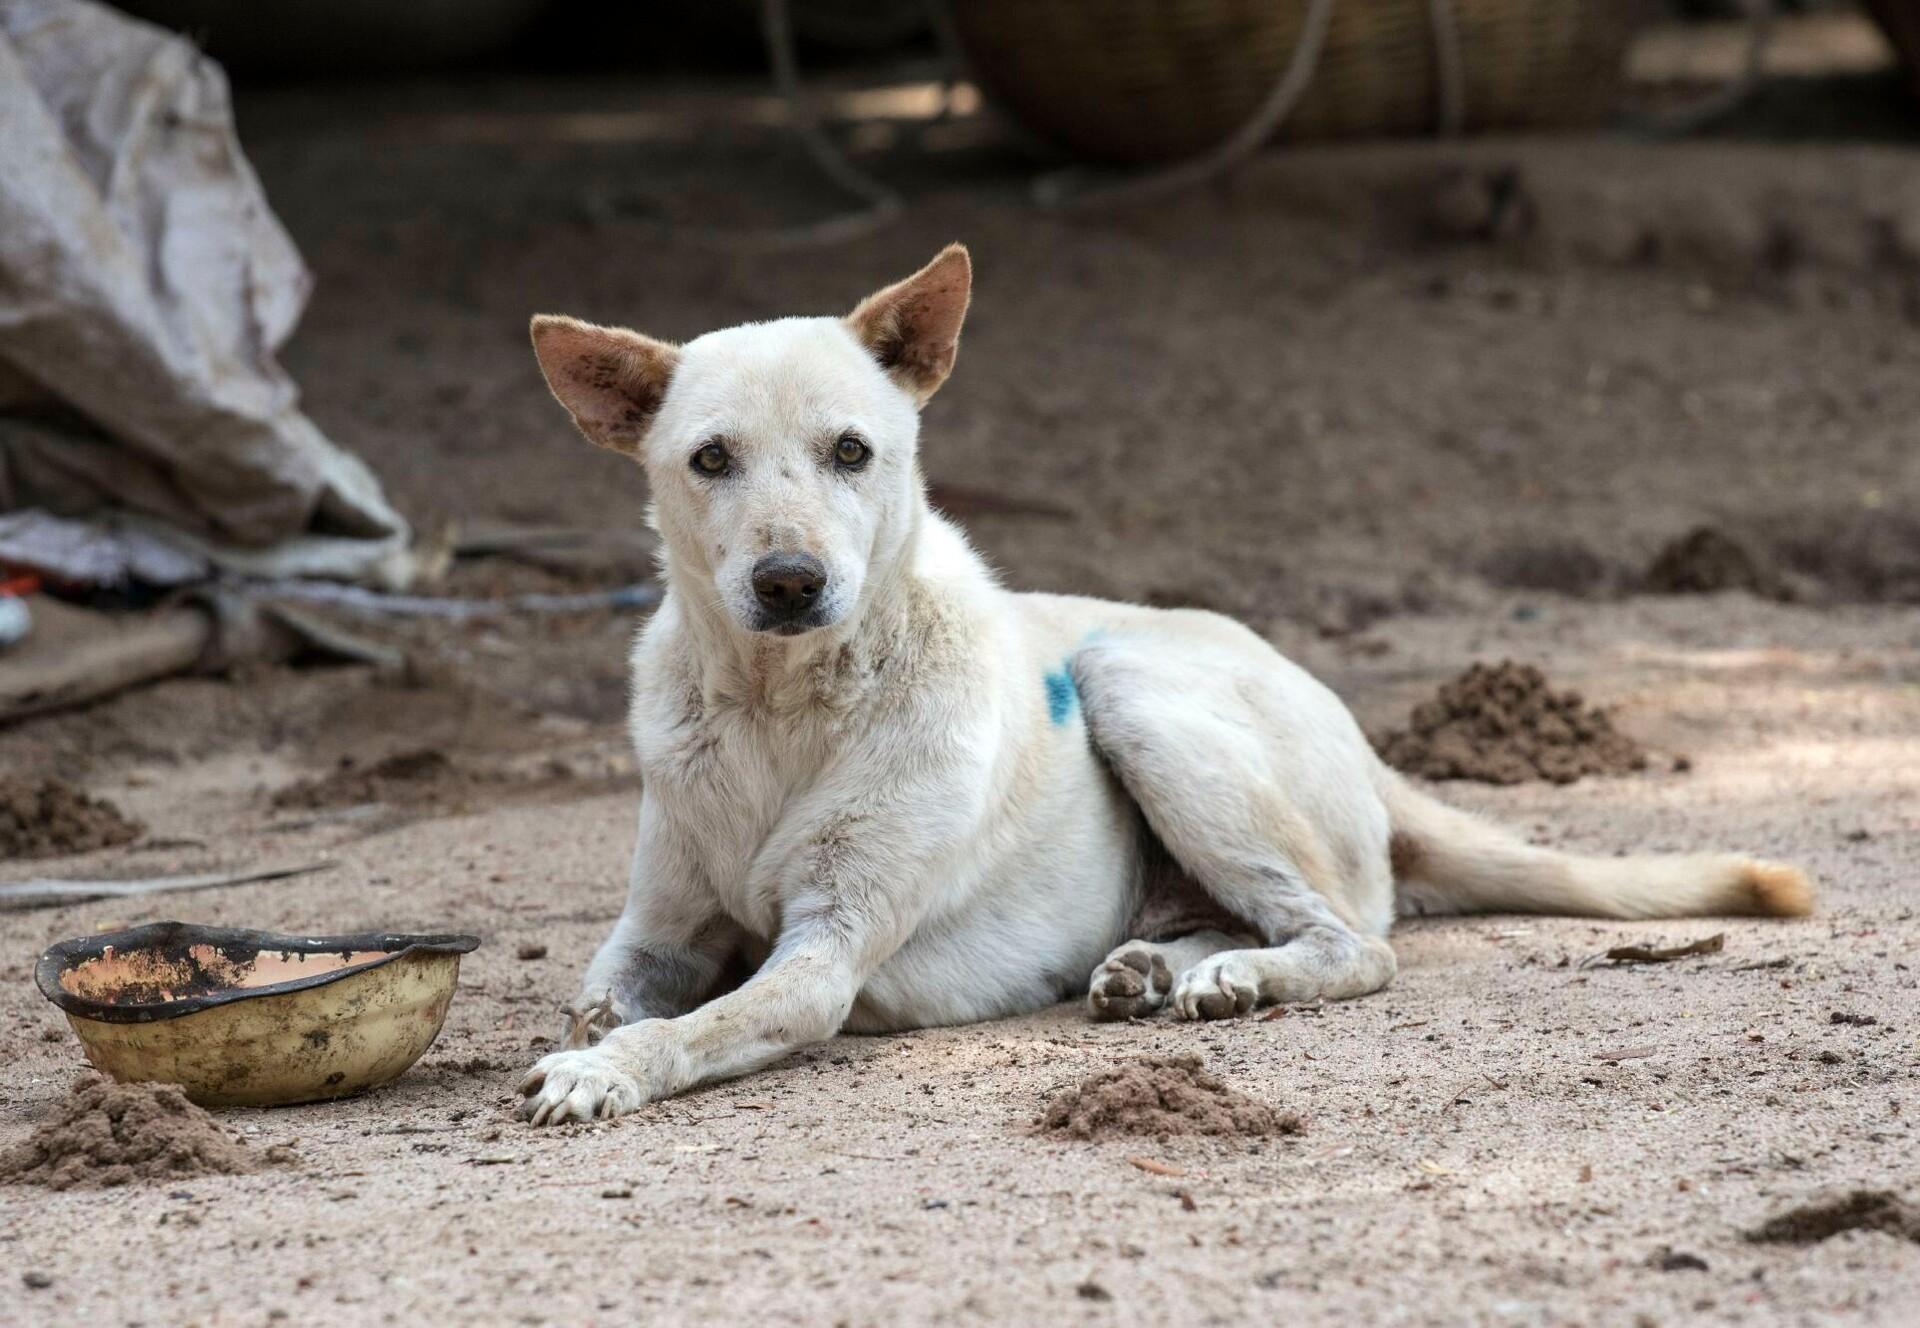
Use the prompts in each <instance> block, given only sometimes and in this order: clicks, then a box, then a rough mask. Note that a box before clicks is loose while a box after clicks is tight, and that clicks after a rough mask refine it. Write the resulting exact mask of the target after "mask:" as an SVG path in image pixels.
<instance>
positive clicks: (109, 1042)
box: [33, 922, 480, 1107]
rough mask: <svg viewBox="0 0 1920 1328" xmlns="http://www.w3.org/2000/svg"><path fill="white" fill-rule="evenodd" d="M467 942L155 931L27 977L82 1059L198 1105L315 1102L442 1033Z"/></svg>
mask: <svg viewBox="0 0 1920 1328" xmlns="http://www.w3.org/2000/svg"><path fill="white" fill-rule="evenodd" d="M479 944H480V941H479V938H478V937H474V936H404V935H395V934H391V933H383V932H369V933H365V934H362V935H358V936H279V935H275V934H274V933H272V932H264V931H237V930H233V929H230V928H224V927H200V926H195V925H193V924H191V923H185V922H155V923H150V924H149V925H147V926H144V927H134V928H132V929H130V930H127V931H117V932H103V933H101V934H100V935H98V936H84V937H81V938H79V939H77V940H72V941H62V942H60V943H59V944H58V945H56V946H54V947H52V948H51V949H49V950H48V951H47V952H46V953H45V954H43V955H41V956H40V962H39V964H38V965H36V966H35V968H34V970H33V979H34V982H35V983H36V984H38V986H39V988H40V992H41V994H42V995H44V996H45V997H46V998H47V999H48V1000H50V1001H52V1002H53V1003H54V1004H55V1005H57V1006H59V1007H60V1008H61V1009H62V1010H64V1011H65V1012H66V1015H67V1022H68V1023H70V1024H72V1025H73V1031H74V1032H75V1033H77V1034H78V1035H79V1037H80V1045H81V1046H82V1047H84V1048H85V1049H86V1053H87V1059H88V1060H89V1061H92V1062H93V1064H94V1065H95V1066H96V1067H97V1068H98V1069H100V1070H102V1071H103V1072H105V1073H106V1074H108V1075H110V1076H111V1077H113V1078H115V1079H118V1080H120V1081H122V1082H149V1083H169V1084H179V1085H180V1086H181V1087H182V1088H184V1089H185V1090H186V1094H187V1096H188V1097H189V1098H191V1099H192V1100H193V1101H195V1102H197V1103H199V1104H200V1105H201V1106H206V1107H242V1106H245V1107H255V1106H273V1105H279V1104H283V1103H290V1102H319V1101H323V1100H326V1099H329V1098H337V1097H346V1096H348V1095H350V1094H353V1093H359V1092H364V1091H365V1090H367V1089H369V1088H373V1087H375V1086H377V1085H379V1084H384V1083H386V1082H387V1081H388V1080H391V1079H395V1078H398V1077H399V1076H400V1075H401V1074H402V1073H404V1072H405V1071H406V1069H407V1067H408V1066H410V1065H412V1064H413V1063H414V1062H415V1061H417V1060H419V1059H420V1056H421V1054H422V1053H423V1052H425V1051H426V1049H427V1048H428V1047H430V1046H432V1045H433V1039H434V1038H435V1036H437V1035H438V1034H439V1032H440V1026H441V1024H442V1023H444V1022H445V1021H446V1017H447V1005H448V1003H449V1002H450V1001H452V999H453V992H454V988H455V987H456V986H457V985H458V984H459V980H460V956H461V955H463V954H466V953H467V952H469V951H471V950H473V949H474V948H475V947H477V946H478V945H479Z"/></svg>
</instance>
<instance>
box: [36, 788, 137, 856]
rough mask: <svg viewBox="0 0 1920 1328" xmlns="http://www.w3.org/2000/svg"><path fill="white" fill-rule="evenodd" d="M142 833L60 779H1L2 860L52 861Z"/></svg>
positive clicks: (113, 810)
mask: <svg viewBox="0 0 1920 1328" xmlns="http://www.w3.org/2000/svg"><path fill="white" fill-rule="evenodd" d="M145 830H146V827H145V826H143V825H141V824H140V822H138V821H136V820H134V819H133V818H132V817H129V816H127V815H126V814H125V813H124V812H122V811H121V810H120V809H119V808H118V807H116V806H114V805H113V804H112V803H110V802H107V801H105V800H104V799H101V798H91V797H88V796H87V795H86V794H85V793H82V792H81V791H80V790H79V789H77V788H75V787H74V786H73V785H71V784H68V783H66V782H65V781H63V780H58V779H29V778H22V777H19V776H15V775H8V776H5V777H0V858H54V857H61V856H63V855H65V854H69V853H91V852H92V851H94V850H95V849H101V848H116V847H118V846H119V845H121V844H127V843H131V842H132V841H134V840H136V839H138V838H139V837H140V835H141V834H142V833H143V832H144V831H145Z"/></svg>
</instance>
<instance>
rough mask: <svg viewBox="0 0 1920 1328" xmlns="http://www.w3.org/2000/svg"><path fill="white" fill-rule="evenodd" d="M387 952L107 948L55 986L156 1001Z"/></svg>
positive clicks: (350, 964) (267, 981)
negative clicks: (318, 952) (248, 951)
mask: <svg viewBox="0 0 1920 1328" xmlns="http://www.w3.org/2000/svg"><path fill="white" fill-rule="evenodd" d="M387 953H388V952H387V951H385V950H346V951H336V952H331V953H326V954H302V953H300V952H299V951H294V950H260V951H256V952H253V953H251V954H249V953H244V952H240V953H235V952H230V951H228V950H225V949H222V948H221V947H220V946H217V945H212V944H209V943H207V942H204V941H202V942H197V943H195V944H193V945H189V946H185V947H180V948H173V947H168V948H154V949H140V950H117V949H115V948H114V947H113V946H108V947H106V949H105V951H104V952H103V953H101V954H100V955H99V956H97V957H96V958H92V959H87V960H83V961H82V962H81V963H78V964H76V965H74V966H73V967H72V968H69V969H67V970H65V971H64V972H62V973H61V974H60V987H61V990H63V991H66V992H69V993H71V994H73V995H75V996H78V997H80V998H82V999H83V1000H89V1001H97V1002H99V1003H100V1004H102V1005H158V1004H161V1003H164V1002H167V1001H178V1000H186V999H188V998H190V997H195V996H212V995H215V994H217V993H220V992H225V991H234V990H247V989H253V988H259V987H270V986H273V985H275V984H277V983H281V982H293V981H296V980H298V979H300V978H308V977H314V976H316V975H318V974H324V973H336V972H340V971H342V970H344V969H349V968H359V967H362V966H364V965H366V964H371V963H374V962H376V961H378V960H381V959H385V958H386V957H387Z"/></svg>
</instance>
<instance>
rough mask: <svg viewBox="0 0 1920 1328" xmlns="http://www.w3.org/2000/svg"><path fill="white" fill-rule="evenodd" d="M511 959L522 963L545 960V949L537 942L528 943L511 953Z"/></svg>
mask: <svg viewBox="0 0 1920 1328" xmlns="http://www.w3.org/2000/svg"><path fill="white" fill-rule="evenodd" d="M513 957H514V958H515V959H519V960H522V961H531V960H535V959H545V958H546V957H547V947H546V946H544V945H541V944H540V943H539V942H537V941H529V942H527V943H526V944H524V945H522V946H521V947H520V948H519V949H517V950H515V951H514V952H513Z"/></svg>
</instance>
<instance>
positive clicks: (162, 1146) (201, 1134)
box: [0, 1074, 293, 1190]
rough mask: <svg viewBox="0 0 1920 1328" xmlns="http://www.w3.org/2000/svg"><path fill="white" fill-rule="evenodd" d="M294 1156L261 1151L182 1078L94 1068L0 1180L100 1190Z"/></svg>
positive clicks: (6, 1161)
mask: <svg viewBox="0 0 1920 1328" xmlns="http://www.w3.org/2000/svg"><path fill="white" fill-rule="evenodd" d="M292 1160H293V1157H292V1154H291V1152H290V1151H289V1150H288V1149H287V1148H286V1147H285V1145H276V1146H275V1147H273V1148H269V1149H266V1150H265V1151H264V1152H261V1153H255V1152H253V1151H252V1150H251V1149H249V1148H247V1147H246V1146H245V1145H244V1144H241V1143H239V1142H237V1141H236V1140H234V1139H232V1138H231V1137H229V1136H228V1134H227V1132H226V1131H225V1130H223V1129H221V1128H220V1123H219V1122H218V1121H216V1120H215V1119H214V1118H213V1117H212V1116H210V1115H208V1114H207V1112H206V1111H204V1110H203V1109H202V1108H200V1107H196V1106H195V1105H194V1104H193V1103H191V1102H189V1101H187V1096H186V1094H185V1093H183V1092H181V1091H180V1088H179V1087H178V1086H177V1085H175V1084H117V1083H114V1082H113V1081H112V1080H110V1079H106V1078H103V1077H101V1076H99V1075H95V1074H89V1075H86V1076H84V1077H83V1078H81V1079H80V1080H79V1081H78V1082H77V1083H75V1084H74V1086H73V1091H72V1092H71V1093H69V1094H68V1095H67V1098H66V1100H65V1101H63V1102H61V1103H60V1104H59V1105H57V1106H56V1107H54V1108H53V1110H52V1111H50V1112H49V1113H48V1114H47V1117H46V1119H45V1120H43V1121H41V1122H40V1125H39V1128H38V1129H36V1130H34V1132H33V1134H32V1136H31V1137H29V1138H28V1139H27V1140H26V1141H25V1142H24V1143H20V1144H16V1145H14V1146H13V1147H12V1148H10V1149H8V1150H7V1151H6V1152H4V1153H0V1185H44V1186H46V1187H47V1188H48V1189H51V1190H73V1189H100V1188H105V1187H107V1186H114V1185H131V1184H135V1183H137V1182H140V1181H162V1180H179V1179H182V1178H185V1177H190V1176H233V1175H242V1174H245V1173H247V1172H250V1171H257V1170H259V1169H260V1168H261V1167H262V1166H274V1165H285V1164H286V1163H289V1162H291V1161H292Z"/></svg>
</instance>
